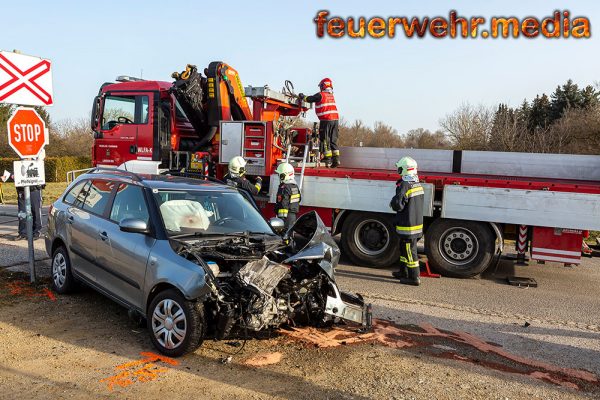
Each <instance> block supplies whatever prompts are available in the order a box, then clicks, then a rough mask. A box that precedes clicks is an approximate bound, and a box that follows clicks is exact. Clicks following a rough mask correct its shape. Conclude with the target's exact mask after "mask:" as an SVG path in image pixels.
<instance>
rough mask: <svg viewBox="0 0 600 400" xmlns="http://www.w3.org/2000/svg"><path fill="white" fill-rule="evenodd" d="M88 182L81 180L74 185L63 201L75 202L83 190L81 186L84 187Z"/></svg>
mask: <svg viewBox="0 0 600 400" xmlns="http://www.w3.org/2000/svg"><path fill="white" fill-rule="evenodd" d="M87 182H88V181H81V182H79V183H78V184H77V185H75V186H73V188H72V189H71V190H69V191H68V192H67V194H66V195H65V197H64V199H63V201H64V202H65V203H68V204H74V203H75V200H76V199H77V196H78V195H79V193H80V192H81V188H83V186H84V185H85V184H86V183H87Z"/></svg>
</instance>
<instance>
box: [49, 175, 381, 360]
mask: <svg viewBox="0 0 600 400" xmlns="http://www.w3.org/2000/svg"><path fill="white" fill-rule="evenodd" d="M282 226H283V224H282V221H281V220H277V219H273V220H271V221H270V222H269V223H267V221H265V220H264V218H263V217H262V215H261V214H260V213H259V211H258V209H257V208H256V204H255V203H254V201H253V200H252V198H251V197H250V196H249V195H248V194H247V193H245V192H242V191H238V190H237V189H234V188H231V187H228V186H225V185H223V184H219V183H215V182H211V181H206V180H198V179H188V178H181V177H175V176H169V175H138V174H134V173H131V172H126V171H121V170H105V169H97V170H94V171H92V172H90V173H88V174H85V175H82V176H80V177H78V178H77V179H76V180H75V181H74V182H73V183H72V184H71V185H69V187H68V188H67V190H66V191H65V193H64V195H63V196H62V197H61V198H59V199H58V200H57V201H56V202H55V203H54V204H53V205H52V207H51V209H50V212H49V222H48V234H47V236H46V250H47V252H48V254H49V255H50V256H51V257H52V281H53V288H54V290H55V291H57V292H58V293H68V292H70V291H72V290H73V289H74V288H75V286H76V284H77V283H78V282H83V283H85V284H86V285H89V286H91V287H92V288H94V289H96V290H97V291H99V292H100V293H102V294H104V295H106V296H108V297H110V298H111V299H113V300H114V301H116V302H118V303H120V304H121V305H123V306H125V307H127V309H128V310H129V312H130V314H131V315H133V316H139V317H143V318H145V319H146V320H147V325H148V330H149V333H150V338H151V340H152V343H153V344H154V346H156V348H157V349H158V350H159V351H160V352H162V353H163V354H166V355H169V356H179V355H182V354H185V353H187V352H191V351H194V349H196V348H197V347H198V346H200V345H201V343H202V340H203V339H205V338H215V339H222V338H226V337H235V336H237V337H241V336H244V337H245V335H248V332H251V331H254V332H257V331H262V330H268V329H274V328H277V327H280V326H282V325H284V324H289V325H308V324H310V325H314V326H324V325H327V324H331V323H334V322H337V321H340V320H346V321H350V322H352V323H356V324H360V325H362V326H363V327H368V326H370V323H371V311H370V306H369V305H365V303H364V301H363V300H362V298H361V297H360V296H357V295H352V294H348V293H343V292H340V290H339V289H338V287H337V285H336V283H335V277H334V269H335V267H336V265H337V262H338V260H339V256H340V252H339V249H338V247H337V245H336V243H335V242H334V241H333V239H332V238H331V236H330V235H329V233H328V232H327V230H326V228H325V226H324V225H323V222H322V221H321V220H320V218H319V217H318V215H317V214H316V213H315V212H310V213H307V214H305V215H303V216H302V217H300V218H299V219H298V221H297V222H296V224H295V225H294V226H293V227H292V228H291V229H290V231H288V232H287V233H286V234H285V236H284V238H282V237H280V236H279V235H278V234H277V232H276V230H278V229H281V228H282Z"/></svg>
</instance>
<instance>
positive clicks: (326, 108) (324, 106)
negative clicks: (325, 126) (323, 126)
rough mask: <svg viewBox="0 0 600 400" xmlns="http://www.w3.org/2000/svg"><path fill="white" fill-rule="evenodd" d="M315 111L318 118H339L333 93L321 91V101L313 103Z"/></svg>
mask: <svg viewBox="0 0 600 400" xmlns="http://www.w3.org/2000/svg"><path fill="white" fill-rule="evenodd" d="M315 112H316V113H317V117H319V119H320V120H338V119H340V116H339V114H338V110H337V106H336V105H335V98H334V97H333V93H329V92H321V101H318V102H317V103H316V104H315Z"/></svg>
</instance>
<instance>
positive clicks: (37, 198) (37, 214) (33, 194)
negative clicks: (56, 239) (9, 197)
mask: <svg viewBox="0 0 600 400" xmlns="http://www.w3.org/2000/svg"><path fill="white" fill-rule="evenodd" d="M29 199H30V202H31V217H32V219H33V239H34V240H36V239H39V238H40V237H41V232H40V231H41V230H42V186H30V187H29ZM17 205H18V206H17V207H18V210H19V234H18V235H17V236H16V237H15V238H14V240H24V239H27V219H26V218H25V212H26V211H27V209H26V205H25V189H24V188H22V187H18V188H17Z"/></svg>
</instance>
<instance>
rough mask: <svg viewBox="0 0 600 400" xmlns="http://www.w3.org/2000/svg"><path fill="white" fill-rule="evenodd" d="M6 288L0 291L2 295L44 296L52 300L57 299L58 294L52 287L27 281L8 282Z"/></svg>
mask: <svg viewBox="0 0 600 400" xmlns="http://www.w3.org/2000/svg"><path fill="white" fill-rule="evenodd" d="M5 289H6V290H3V291H2V292H3V293H0V296H22V297H29V298H32V297H43V298H46V299H48V300H51V301H56V296H55V295H54V293H52V291H51V290H50V289H48V288H45V287H41V288H40V287H36V286H33V285H31V284H30V283H29V282H26V281H12V282H8V283H7V284H6V286H5Z"/></svg>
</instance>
